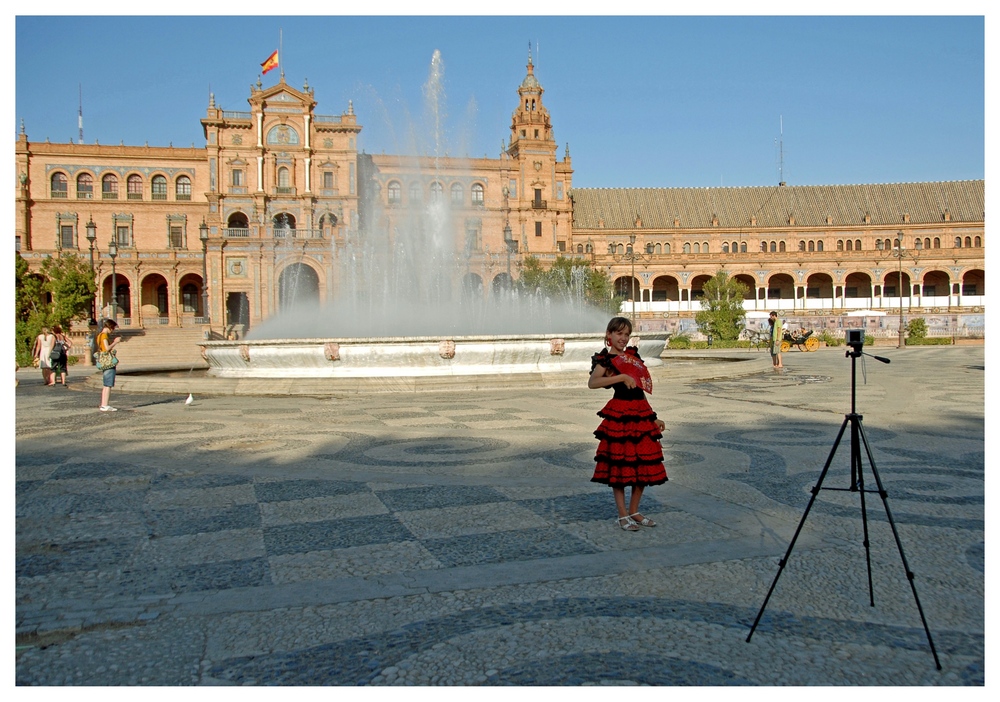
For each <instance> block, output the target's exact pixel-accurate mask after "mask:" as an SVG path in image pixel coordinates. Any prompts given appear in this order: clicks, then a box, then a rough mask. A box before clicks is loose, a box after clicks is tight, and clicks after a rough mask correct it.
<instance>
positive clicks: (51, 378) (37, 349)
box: [31, 326, 56, 385]
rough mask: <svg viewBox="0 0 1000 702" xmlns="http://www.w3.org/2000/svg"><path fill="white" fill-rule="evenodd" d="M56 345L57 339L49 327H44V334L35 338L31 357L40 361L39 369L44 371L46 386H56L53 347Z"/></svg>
mask: <svg viewBox="0 0 1000 702" xmlns="http://www.w3.org/2000/svg"><path fill="white" fill-rule="evenodd" d="M55 344H56V337H55V335H54V334H53V333H52V331H51V330H50V329H49V327H48V326H44V327H42V333H41V334H39V335H38V336H36V337H35V345H34V347H32V349H31V355H32V356H34V358H35V360H36V361H38V367H39V368H41V369H42V381H43V382H44V383H45V384H46V385H55V384H56V377H55V375H54V374H53V373H52V358H51V357H52V347H53V346H55Z"/></svg>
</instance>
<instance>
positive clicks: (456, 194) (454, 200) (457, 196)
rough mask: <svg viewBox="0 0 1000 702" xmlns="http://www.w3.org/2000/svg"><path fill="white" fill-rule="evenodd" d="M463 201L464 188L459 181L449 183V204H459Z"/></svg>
mask: <svg viewBox="0 0 1000 702" xmlns="http://www.w3.org/2000/svg"><path fill="white" fill-rule="evenodd" d="M464 201H465V189H464V188H463V187H462V184H461V183H452V184H451V204H453V205H461V204H463V202H464Z"/></svg>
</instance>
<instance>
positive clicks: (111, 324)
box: [104, 319, 118, 329]
mask: <svg viewBox="0 0 1000 702" xmlns="http://www.w3.org/2000/svg"><path fill="white" fill-rule="evenodd" d="M104 326H105V328H107V329H117V328H118V324H117V322H115V320H113V319H105V320H104Z"/></svg>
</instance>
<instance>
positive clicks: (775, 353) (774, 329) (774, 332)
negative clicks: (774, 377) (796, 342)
mask: <svg viewBox="0 0 1000 702" xmlns="http://www.w3.org/2000/svg"><path fill="white" fill-rule="evenodd" d="M767 323H768V325H770V333H771V364H772V365H773V366H774V371H775V373H780V372H781V370H782V369H783V368H784V366H783V365H782V364H781V342H782V341H783V340H784V333H785V329H786V326H787V325H785V324H783V323H782V322H781V320H779V319H778V313H777V312H771V314H769V315H768V316H767Z"/></svg>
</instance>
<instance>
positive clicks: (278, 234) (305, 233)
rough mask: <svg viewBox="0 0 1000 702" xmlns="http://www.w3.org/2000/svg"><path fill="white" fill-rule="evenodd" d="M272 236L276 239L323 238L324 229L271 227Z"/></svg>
mask: <svg viewBox="0 0 1000 702" xmlns="http://www.w3.org/2000/svg"><path fill="white" fill-rule="evenodd" d="M270 232H271V236H272V237H273V238H275V239H322V238H323V230H322V229H285V228H283V227H271V228H270Z"/></svg>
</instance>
